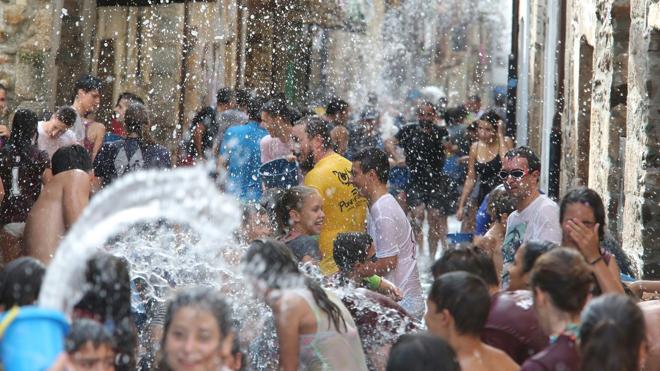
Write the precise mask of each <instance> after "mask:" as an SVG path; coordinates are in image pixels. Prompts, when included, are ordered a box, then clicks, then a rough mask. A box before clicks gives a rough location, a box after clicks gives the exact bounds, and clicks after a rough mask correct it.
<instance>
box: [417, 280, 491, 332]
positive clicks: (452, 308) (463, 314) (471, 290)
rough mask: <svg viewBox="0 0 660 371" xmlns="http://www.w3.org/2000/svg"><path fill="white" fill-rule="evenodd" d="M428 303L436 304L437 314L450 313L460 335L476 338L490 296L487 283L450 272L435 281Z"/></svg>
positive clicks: (488, 304) (483, 323) (487, 308)
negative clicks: (445, 310)
mask: <svg viewBox="0 0 660 371" xmlns="http://www.w3.org/2000/svg"><path fill="white" fill-rule="evenodd" d="M429 300H430V301H432V302H433V303H435V305H436V308H437V311H438V312H439V311H441V310H444V309H447V310H448V311H449V313H450V314H451V315H452V317H454V326H455V327H456V331H458V332H459V333H460V334H465V335H472V336H479V335H480V334H481V331H482V330H483V328H484V326H485V325H486V319H488V312H489V311H490V294H489V293H488V288H487V287H486V283H484V281H483V280H482V279H481V278H479V277H477V276H476V275H474V274H472V273H468V272H462V271H459V272H451V273H445V274H443V275H442V276H440V277H438V278H436V279H435V280H434V281H433V285H432V286H431V291H430V292H429Z"/></svg>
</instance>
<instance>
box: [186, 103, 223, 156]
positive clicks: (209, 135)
mask: <svg viewBox="0 0 660 371" xmlns="http://www.w3.org/2000/svg"><path fill="white" fill-rule="evenodd" d="M216 117H217V116H216V111H215V108H213V107H204V108H202V109H201V110H199V111H198V112H197V113H196V114H195V117H193V119H192V122H191V123H190V127H189V128H188V132H187V133H186V140H185V141H184V143H185V144H184V147H185V154H184V155H185V157H184V158H183V159H182V161H181V164H182V165H194V164H195V162H196V161H198V160H204V159H206V152H207V151H209V150H211V149H212V148H213V145H214V143H215V141H216V138H217V136H218V130H219V127H218V122H217V119H216Z"/></svg>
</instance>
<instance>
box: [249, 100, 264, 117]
mask: <svg viewBox="0 0 660 371" xmlns="http://www.w3.org/2000/svg"><path fill="white" fill-rule="evenodd" d="M263 105H264V99H263V98H261V97H258V96H251V97H250V100H248V105H247V114H248V117H249V118H250V120H252V121H256V122H261V107H262V106H263Z"/></svg>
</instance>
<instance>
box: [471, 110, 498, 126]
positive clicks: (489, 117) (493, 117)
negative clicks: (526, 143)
mask: <svg viewBox="0 0 660 371" xmlns="http://www.w3.org/2000/svg"><path fill="white" fill-rule="evenodd" d="M501 120H502V117H500V115H498V114H497V112H495V111H488V112H486V113H484V114H483V115H481V117H479V120H477V121H485V122H487V123H489V124H490V125H491V126H492V127H493V129H495V130H497V127H498V126H499V125H500V121H501Z"/></svg>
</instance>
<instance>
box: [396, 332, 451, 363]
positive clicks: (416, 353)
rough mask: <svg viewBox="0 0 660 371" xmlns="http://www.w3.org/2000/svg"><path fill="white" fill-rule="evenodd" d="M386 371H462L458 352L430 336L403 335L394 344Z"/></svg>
mask: <svg viewBox="0 0 660 371" xmlns="http://www.w3.org/2000/svg"><path fill="white" fill-rule="evenodd" d="M385 370H386V371H460V370H461V366H460V365H459V364H458V361H457V360H456V352H454V350H453V349H452V347H451V346H449V344H447V342H446V341H444V340H442V339H441V338H439V337H437V336H433V335H430V334H423V333H420V334H414V335H403V336H401V337H400V338H399V340H398V341H397V342H396V343H395V344H394V346H393V347H392V350H391V351H390V356H389V360H388V361H387V368H386V369H385Z"/></svg>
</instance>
